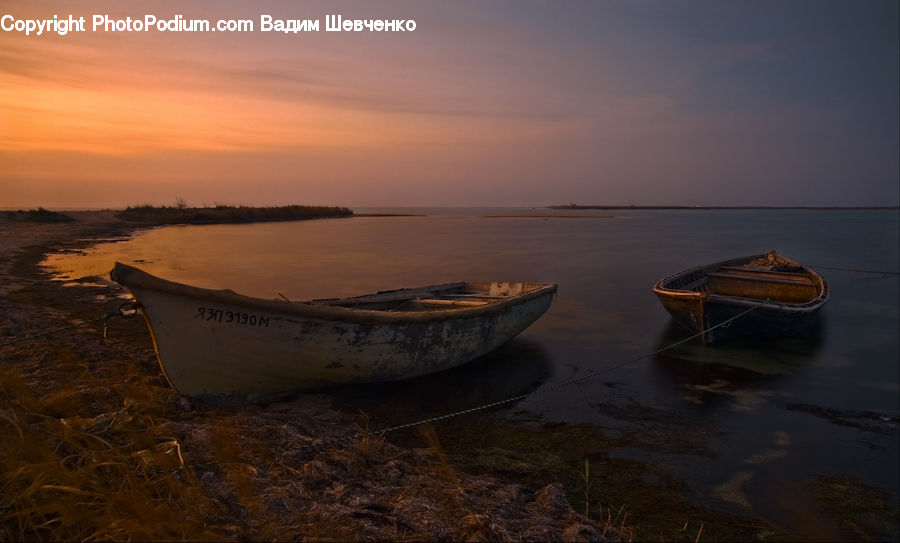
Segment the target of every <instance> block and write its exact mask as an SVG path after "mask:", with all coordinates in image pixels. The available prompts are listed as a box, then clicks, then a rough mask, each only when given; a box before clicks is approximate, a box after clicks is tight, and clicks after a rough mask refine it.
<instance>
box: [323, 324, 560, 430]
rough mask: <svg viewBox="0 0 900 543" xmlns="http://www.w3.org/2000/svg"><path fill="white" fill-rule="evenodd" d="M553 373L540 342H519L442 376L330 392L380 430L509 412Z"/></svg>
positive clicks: (342, 387)
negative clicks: (458, 414) (466, 414)
mask: <svg viewBox="0 0 900 543" xmlns="http://www.w3.org/2000/svg"><path fill="white" fill-rule="evenodd" d="M551 374H552V361H551V360H550V357H549V356H548V354H547V352H546V350H545V349H544V348H543V347H542V346H541V345H540V344H539V343H536V342H534V341H529V340H528V339H525V338H516V339H514V340H512V341H510V342H508V343H506V344H504V345H502V346H501V347H499V348H497V349H496V350H494V351H492V352H490V353H488V354H485V355H483V356H481V357H479V358H477V359H475V360H473V361H472V362H469V363H468V364H464V365H462V366H458V367H455V368H452V369H449V370H446V371H442V372H439V373H435V374H430V375H425V376H423V377H418V378H415V379H407V380H403V381H391V382H386V383H377V384H359V385H345V386H337V387H329V388H328V389H327V391H325V392H327V393H328V394H329V395H331V396H332V397H333V398H334V402H335V404H337V405H338V406H339V407H341V408H343V409H346V410H348V411H350V410H361V411H364V412H365V413H366V414H367V415H369V416H371V417H372V419H373V424H376V425H377V426H379V427H381V426H383V425H394V424H404V423H409V422H414V421H416V420H419V419H422V418H426V417H432V416H440V415H444V414H447V413H451V412H455V411H460V410H465V409H472V408H475V407H480V406H484V405H488V404H492V403H496V402H502V403H500V404H499V405H497V407H496V409H510V408H512V407H514V406H515V405H516V403H518V402H519V401H521V400H522V399H523V398H520V396H523V395H526V394H528V393H529V392H533V391H535V390H537V389H538V388H540V387H541V386H542V385H543V384H544V383H545V382H546V381H547V379H548V378H549V376H550V375H551ZM398 399H401V400H402V401H398ZM506 400H510V401H506ZM490 409H493V408H490ZM490 409H485V410H483V411H481V412H482V413H486V412H489V410H490ZM376 419H377V422H374V421H375V420H376Z"/></svg>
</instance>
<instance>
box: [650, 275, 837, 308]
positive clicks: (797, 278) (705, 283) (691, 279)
mask: <svg viewBox="0 0 900 543" xmlns="http://www.w3.org/2000/svg"><path fill="white" fill-rule="evenodd" d="M666 288H673V289H677V290H688V291H693V292H708V293H710V294H717V295H720V296H730V297H736V298H747V299H752V300H767V301H772V302H776V303H790V304H797V303H806V302H811V301H813V300H815V299H816V297H817V296H818V295H819V292H820V285H819V284H818V283H817V281H816V280H815V279H814V277H813V276H812V275H811V274H810V273H808V272H807V271H806V270H805V269H804V268H802V267H799V268H784V267H774V266H769V267H756V266H721V267H719V268H715V269H714V270H713V271H707V270H697V271H696V272H694V273H691V274H687V275H684V276H681V277H678V278H676V280H674V281H672V282H671V283H670V284H668V285H666Z"/></svg>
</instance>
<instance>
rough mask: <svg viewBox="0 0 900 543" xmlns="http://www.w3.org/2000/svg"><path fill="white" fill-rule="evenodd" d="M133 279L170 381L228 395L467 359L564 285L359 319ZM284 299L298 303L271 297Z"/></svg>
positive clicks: (198, 393)
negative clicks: (430, 311) (475, 304)
mask: <svg viewBox="0 0 900 543" xmlns="http://www.w3.org/2000/svg"><path fill="white" fill-rule="evenodd" d="M128 288H129V290H130V291H131V292H132V294H133V295H134V296H135V298H136V299H137V300H138V302H139V303H140V304H141V307H142V311H143V314H144V317H145V319H146V322H147V324H148V327H149V328H150V331H151V334H152V336H153V342H154V346H155V348H156V352H157V356H158V359H159V363H160V366H161V368H162V370H163V372H164V373H165V375H166V378H167V379H168V380H169V382H170V383H171V385H172V386H173V387H174V388H175V389H176V390H178V392H179V393H181V394H183V395H186V396H193V397H201V398H208V399H217V400H223V399H225V400H229V401H245V400H246V401H252V400H258V399H267V398H275V397H279V396H284V395H285V394H287V393H290V392H294V391H298V390H304V389H311V388H318V387H323V386H328V385H336V384H345V383H367V382H379V381H391V380H398V379H405V378H410V377H417V376H421V375H425V374H429V373H434V372H437V371H441V370H445V369H448V368H452V367H454V366H458V365H460V364H463V363H465V362H468V361H470V360H473V359H475V358H477V357H478V356H481V355H483V354H485V353H487V352H489V351H491V350H493V349H495V348H497V347H499V346H500V345H502V344H503V343H505V342H507V341H509V340H510V339H512V338H513V337H515V336H516V335H517V334H519V333H520V332H522V331H523V330H524V329H525V328H527V327H528V326H529V325H530V324H531V323H533V322H534V321H535V320H537V319H538V318H539V317H540V316H541V315H542V314H543V313H544V312H546V311H547V309H548V308H549V306H550V304H551V302H552V300H553V296H554V292H555V290H556V289H555V285H553V288H545V289H543V290H542V291H541V292H540V293H538V295H534V296H530V297H523V298H522V299H521V300H512V301H508V302H506V303H505V305H506V307H504V308H503V310H502V311H490V310H487V309H485V310H481V309H480V308H475V309H471V310H470V309H452V310H446V311H444V313H445V314H447V315H448V316H447V318H430V319H429V318H425V315H424V314H423V315H419V316H416V315H413V316H412V317H409V318H404V317H405V316H404V315H396V316H394V315H391V317H394V318H393V319H391V320H388V321H386V322H379V321H378V320H377V319H374V318H357V319H355V321H356V322H354V319H350V320H337V319H335V318H334V316H333V315H325V316H324V317H320V316H315V315H302V314H296V313H294V312H290V311H277V310H272V308H271V307H259V306H254V305H248V304H244V303H240V302H241V301H242V299H246V300H254V299H252V298H245V297H241V296H239V295H234V294H233V293H231V294H230V295H222V297H221V299H204V298H192V297H189V296H185V295H183V294H181V293H172V292H166V291H164V290H158V289H154V288H142V287H140V286H135V285H129V286H128ZM188 288H190V287H188ZM236 302H237V303H236ZM279 304H280V305H285V306H286V307H289V308H290V306H291V305H292V304H290V303H289V302H281V303H279V302H271V301H266V304H264V305H268V306H278V305H279ZM328 311H332V312H335V311H336V312H338V313H342V312H343V313H347V314H348V315H349V314H350V313H353V311H352V310H349V309H343V308H328ZM362 313H367V314H372V313H375V312H372V311H369V312H362Z"/></svg>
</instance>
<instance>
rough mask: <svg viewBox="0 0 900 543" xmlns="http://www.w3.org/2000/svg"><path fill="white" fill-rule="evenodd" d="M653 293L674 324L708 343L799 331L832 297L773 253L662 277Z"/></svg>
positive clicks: (804, 270) (813, 277)
mask: <svg viewBox="0 0 900 543" xmlns="http://www.w3.org/2000/svg"><path fill="white" fill-rule="evenodd" d="M653 292H654V293H655V294H656V296H657V297H658V298H659V300H660V302H662V305H663V307H665V308H666V310H667V311H668V312H669V313H670V314H671V315H672V318H673V319H674V320H675V321H676V322H678V323H679V324H681V325H682V326H685V327H687V328H688V329H690V330H693V331H695V332H703V340H704V341H705V342H706V343H713V342H716V341H719V340H722V339H725V338H732V337H735V336H740V335H777V334H782V333H785V332H789V331H794V330H797V329H799V328H802V327H804V326H806V325H808V324H809V323H810V322H812V321H813V320H814V319H815V317H816V316H817V314H818V312H819V310H820V309H821V308H822V306H824V305H825V303H826V302H827V301H828V295H829V293H828V283H827V282H826V281H825V280H824V279H823V278H822V276H820V275H819V274H818V273H816V272H815V271H814V270H812V269H811V268H809V267H807V266H803V265H801V264H798V263H797V262H794V261H793V260H790V259H789V258H787V257H784V256H782V255H779V254H778V253H776V252H775V251H769V252H768V253H766V254H763V255H753V256H748V257H742V258H735V259H732V260H725V261H722V262H717V263H715V264H709V265H706V266H698V267H695V268H690V269H688V270H685V271H682V272H679V273H676V274H674V275H670V276H668V277H666V278H664V279H662V280H661V281H659V282H658V283H656V284H655V285H654V286H653ZM736 317H738V318H736ZM733 318H734V319H735V320H733V321H731V322H729V323H728V326H721V327H716V325H718V324H720V323H723V322H726V321H728V320H729V319H733ZM714 327H716V328H714Z"/></svg>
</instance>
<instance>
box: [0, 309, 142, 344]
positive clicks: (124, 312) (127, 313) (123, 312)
mask: <svg viewBox="0 0 900 543" xmlns="http://www.w3.org/2000/svg"><path fill="white" fill-rule="evenodd" d="M136 310H137V305H136V304H134V303H133V302H126V303H124V304H122V305H121V306H119V309H117V310H116V311H109V312H107V313H104V314H103V315H100V316H99V317H96V318H93V319H88V320H86V321H81V322H76V323H72V324H69V325H66V326H60V327H59V328H54V329H52V330H46V331H44V332H38V333H37V334H31V335H29V336H25V337H20V338H16V339H13V340H10V341H4V342H3V343H0V347H7V346H9V345H15V344H17V343H24V342H26V341H31V340H34V339H38V338H42V337H46V336H50V335H53V334H57V333H59V332H63V331H66V330H71V329H72V328H79V327H81V326H87V325H88V324H92V323H95V322H100V321H103V337H106V333H107V327H108V324H109V320H110V319H112V318H115V317H123V318H130V317H133V316H134V315H135V314H136V313H137V312H136Z"/></svg>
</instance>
